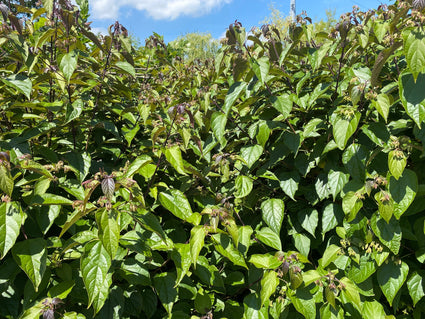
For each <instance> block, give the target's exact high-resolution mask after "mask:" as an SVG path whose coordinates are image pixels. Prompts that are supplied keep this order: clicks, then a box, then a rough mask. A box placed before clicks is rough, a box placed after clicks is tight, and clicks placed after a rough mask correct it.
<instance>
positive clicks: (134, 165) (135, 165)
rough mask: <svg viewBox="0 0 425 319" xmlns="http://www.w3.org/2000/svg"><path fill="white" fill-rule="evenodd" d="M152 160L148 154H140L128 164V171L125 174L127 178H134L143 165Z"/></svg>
mask: <svg viewBox="0 0 425 319" xmlns="http://www.w3.org/2000/svg"><path fill="white" fill-rule="evenodd" d="M151 162H152V158H151V157H150V156H148V155H140V156H138V157H137V158H136V159H135V160H134V161H133V162H131V164H130V165H129V166H128V168H127V171H126V172H125V174H124V177H126V178H132V177H133V175H134V174H136V173H137V172H138V171H139V170H140V169H141V168H142V167H143V166H145V165H146V164H149V163H151Z"/></svg>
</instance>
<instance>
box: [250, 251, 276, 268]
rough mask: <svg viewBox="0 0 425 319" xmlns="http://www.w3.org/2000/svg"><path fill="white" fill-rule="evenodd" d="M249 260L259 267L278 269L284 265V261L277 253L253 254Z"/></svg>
mask: <svg viewBox="0 0 425 319" xmlns="http://www.w3.org/2000/svg"><path fill="white" fill-rule="evenodd" d="M249 262H250V263H251V264H253V265H254V266H255V267H257V268H264V269H276V268H278V267H280V265H282V261H281V260H279V259H278V258H277V257H276V256H275V255H272V254H270V253H267V254H253V255H251V257H250V258H249Z"/></svg>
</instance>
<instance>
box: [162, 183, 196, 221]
mask: <svg viewBox="0 0 425 319" xmlns="http://www.w3.org/2000/svg"><path fill="white" fill-rule="evenodd" d="M159 201H160V202H161V205H162V206H164V207H165V208H166V209H167V210H169V211H170V212H171V213H173V214H174V216H176V217H178V218H180V219H183V220H186V221H187V220H190V218H191V216H192V214H193V213H192V208H191V207H190V204H189V201H188V200H187V198H186V196H185V195H184V194H183V193H182V192H181V191H179V190H178V189H170V190H167V191H165V192H161V193H160V194H159Z"/></svg>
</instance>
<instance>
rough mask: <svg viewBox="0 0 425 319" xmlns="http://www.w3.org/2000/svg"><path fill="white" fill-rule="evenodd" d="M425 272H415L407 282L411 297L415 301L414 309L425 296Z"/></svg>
mask: <svg viewBox="0 0 425 319" xmlns="http://www.w3.org/2000/svg"><path fill="white" fill-rule="evenodd" d="M424 275H425V273H424V271H422V270H420V271H419V272H416V271H415V272H414V273H413V274H412V275H411V276H410V278H409V279H408V280H407V288H408V289H409V294H410V297H412V300H413V307H414V306H415V305H416V304H417V302H418V301H419V300H421V299H422V297H423V296H425V291H424V286H425V285H424V284H425V283H424V280H423V278H424Z"/></svg>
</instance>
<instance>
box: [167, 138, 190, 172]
mask: <svg viewBox="0 0 425 319" xmlns="http://www.w3.org/2000/svg"><path fill="white" fill-rule="evenodd" d="M164 154H165V158H166V159H167V162H168V163H170V164H171V166H173V167H174V169H175V170H176V171H177V172H178V173H180V174H182V175H187V174H186V171H185V169H184V163H183V157H182V152H181V150H180V147H179V146H178V145H175V146H171V147H169V148H167V149H166V150H165V151H164Z"/></svg>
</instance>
